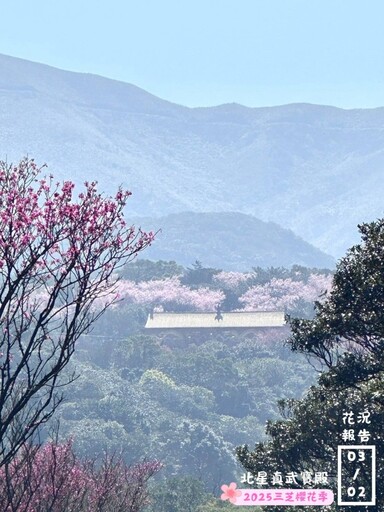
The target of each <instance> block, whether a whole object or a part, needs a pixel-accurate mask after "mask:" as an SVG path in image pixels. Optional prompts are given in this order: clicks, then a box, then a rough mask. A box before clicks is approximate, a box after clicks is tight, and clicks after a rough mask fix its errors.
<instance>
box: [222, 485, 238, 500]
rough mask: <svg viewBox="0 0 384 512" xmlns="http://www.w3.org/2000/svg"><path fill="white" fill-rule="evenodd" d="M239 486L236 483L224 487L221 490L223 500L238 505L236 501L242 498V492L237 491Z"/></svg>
mask: <svg viewBox="0 0 384 512" xmlns="http://www.w3.org/2000/svg"><path fill="white" fill-rule="evenodd" d="M236 487H237V484H235V482H231V483H230V484H229V485H225V484H224V485H222V486H221V490H222V491H223V494H222V495H221V499H222V500H229V501H230V502H231V503H236V500H237V498H238V497H239V496H241V491H240V490H239V489H236Z"/></svg>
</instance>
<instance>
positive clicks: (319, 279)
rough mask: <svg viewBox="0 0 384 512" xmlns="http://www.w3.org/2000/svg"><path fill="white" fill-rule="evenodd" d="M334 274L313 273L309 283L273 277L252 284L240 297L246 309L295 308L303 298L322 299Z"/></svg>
mask: <svg viewBox="0 0 384 512" xmlns="http://www.w3.org/2000/svg"><path fill="white" fill-rule="evenodd" d="M331 285H332V276H324V275H320V274H311V276H310V277H309V279H308V281H307V283H304V282H302V281H294V280H292V279H291V278H288V279H276V278H274V279H271V281H270V282H268V283H266V284H263V285H256V286H252V287H251V288H249V290H247V291H246V292H245V293H244V294H243V295H242V296H241V297H240V298H239V301H240V302H242V303H243V304H244V310H245V311H273V310H284V309H290V308H293V307H294V306H295V305H296V304H297V302H298V301H299V300H300V299H301V300H304V301H306V302H314V301H315V300H320V299H321V297H320V295H321V294H322V293H323V292H325V291H327V290H330V289H331Z"/></svg>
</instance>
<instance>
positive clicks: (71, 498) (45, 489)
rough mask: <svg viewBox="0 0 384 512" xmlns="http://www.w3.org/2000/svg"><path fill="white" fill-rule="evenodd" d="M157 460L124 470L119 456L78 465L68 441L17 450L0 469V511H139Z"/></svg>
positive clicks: (159, 467) (82, 462) (84, 461)
mask: <svg viewBox="0 0 384 512" xmlns="http://www.w3.org/2000/svg"><path fill="white" fill-rule="evenodd" d="M159 469H161V464H160V463H159V462H158V461H147V462H141V463H138V464H135V465H133V466H127V465H126V464H125V463H124V461H123V459H122V457H121V456H116V455H113V456H108V455H107V454H105V456H104V457H103V459H102V460H101V461H98V460H79V459H78V457H77V456H76V454H75V452H74V450H73V443H72V440H68V441H66V442H64V443H61V444H58V443H54V442H49V443H47V444H46V445H44V446H43V447H38V446H31V445H30V444H28V443H27V444H25V445H23V447H22V449H21V450H19V452H18V454H17V456H16V457H15V458H14V459H13V460H12V461H11V462H10V463H8V464H6V465H4V466H2V467H1V468H0V506H1V510H2V511H4V512H16V511H17V512H45V511H48V510H49V511H50V512H64V511H65V512H129V511H130V512H139V511H141V510H142V508H143V507H144V505H145V504H146V503H147V501H148V489H147V482H148V480H149V478H151V477H152V476H153V475H154V474H155V473H156V472H157V471H159Z"/></svg>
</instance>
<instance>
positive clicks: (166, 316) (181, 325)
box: [145, 311, 286, 330]
mask: <svg viewBox="0 0 384 512" xmlns="http://www.w3.org/2000/svg"><path fill="white" fill-rule="evenodd" d="M218 316H219V318H220V319H218ZM285 325H286V323H285V319H284V312H283V311H239V312H230V313H225V312H222V313H220V314H218V313H217V312H214V311H213V312H212V313H153V314H150V315H149V316H148V320H147V323H146V324H145V328H146V329H154V330H155V329H156V330H157V329H159V330H160V329H161V330H163V329H255V328H260V327H284V326H285Z"/></svg>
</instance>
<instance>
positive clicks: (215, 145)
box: [0, 55, 384, 258]
mask: <svg viewBox="0 0 384 512" xmlns="http://www.w3.org/2000/svg"><path fill="white" fill-rule="evenodd" d="M26 154H28V155H29V156H31V157H34V158H35V160H36V162H37V163H38V164H43V163H45V162H46V163H47V164H48V172H49V173H52V174H54V176H55V177H57V178H58V179H60V180H62V179H72V180H74V181H75V182H76V183H77V184H81V183H82V182H83V181H85V180H97V181H98V182H99V188H100V190H102V191H104V192H106V193H107V194H112V193H113V192H115V191H116V188H117V186H118V185H119V184H122V185H123V186H124V187H125V188H128V189H129V190H131V191H132V192H133V196H132V198H131V199H130V201H129V214H128V215H130V216H132V217H152V218H162V217H164V216H167V215H170V214H173V215H174V214H179V213H181V212H185V211H189V212H195V213H204V212H205V213H207V212H216V213H219V212H238V213H242V214H247V215H251V216H253V217H256V218H257V219H259V220H260V221H264V222H274V223H277V224H280V225H281V226H282V227H284V228H288V229H290V230H293V232H294V233H295V234H296V235H298V236H299V237H301V238H303V239H304V240H306V241H308V242H310V243H311V244H313V245H314V246H315V247H317V248H318V249H321V250H322V251H324V252H325V253H327V254H331V255H332V256H333V257H336V258H338V257H340V256H341V255H343V253H344V252H345V249H346V248H347V247H349V246H350V245H352V244H353V243H354V242H356V241H357V240H358V236H357V229H356V225H357V224H358V223H361V222H364V221H370V220H374V219H375V218H377V217H381V216H382V215H383V194H384V180H383V177H384V172H383V171H384V108H377V109H367V110H363V109H361V110H342V109H338V108H335V107H328V106H319V105H310V104H292V105H284V106H276V107H268V108H267V107H264V108H248V107H245V106H241V105H238V104H227V105H220V106H217V107H209V108H187V107H184V106H180V105H176V104H173V103H170V102H168V101H165V100H163V99H160V98H157V97H155V96H153V95H151V94H149V93H148V92H146V91H144V90H142V89H140V88H138V87H136V86H134V85H130V84H127V83H123V82H118V81H115V80H111V79H107V78H103V77H100V76H95V75H91V74H82V73H74V72H69V71H63V70H59V69H56V68H52V67H49V66H46V65H43V64H37V63H33V62H29V61H25V60H22V59H18V58H15V57H8V56H5V55H0V159H7V160H8V161H14V162H15V161H17V160H19V159H21V158H22V157H23V156H24V155H26ZM257 219H255V221H257ZM188 228H189V226H185V229H188ZM193 257H194V255H193Z"/></svg>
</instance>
